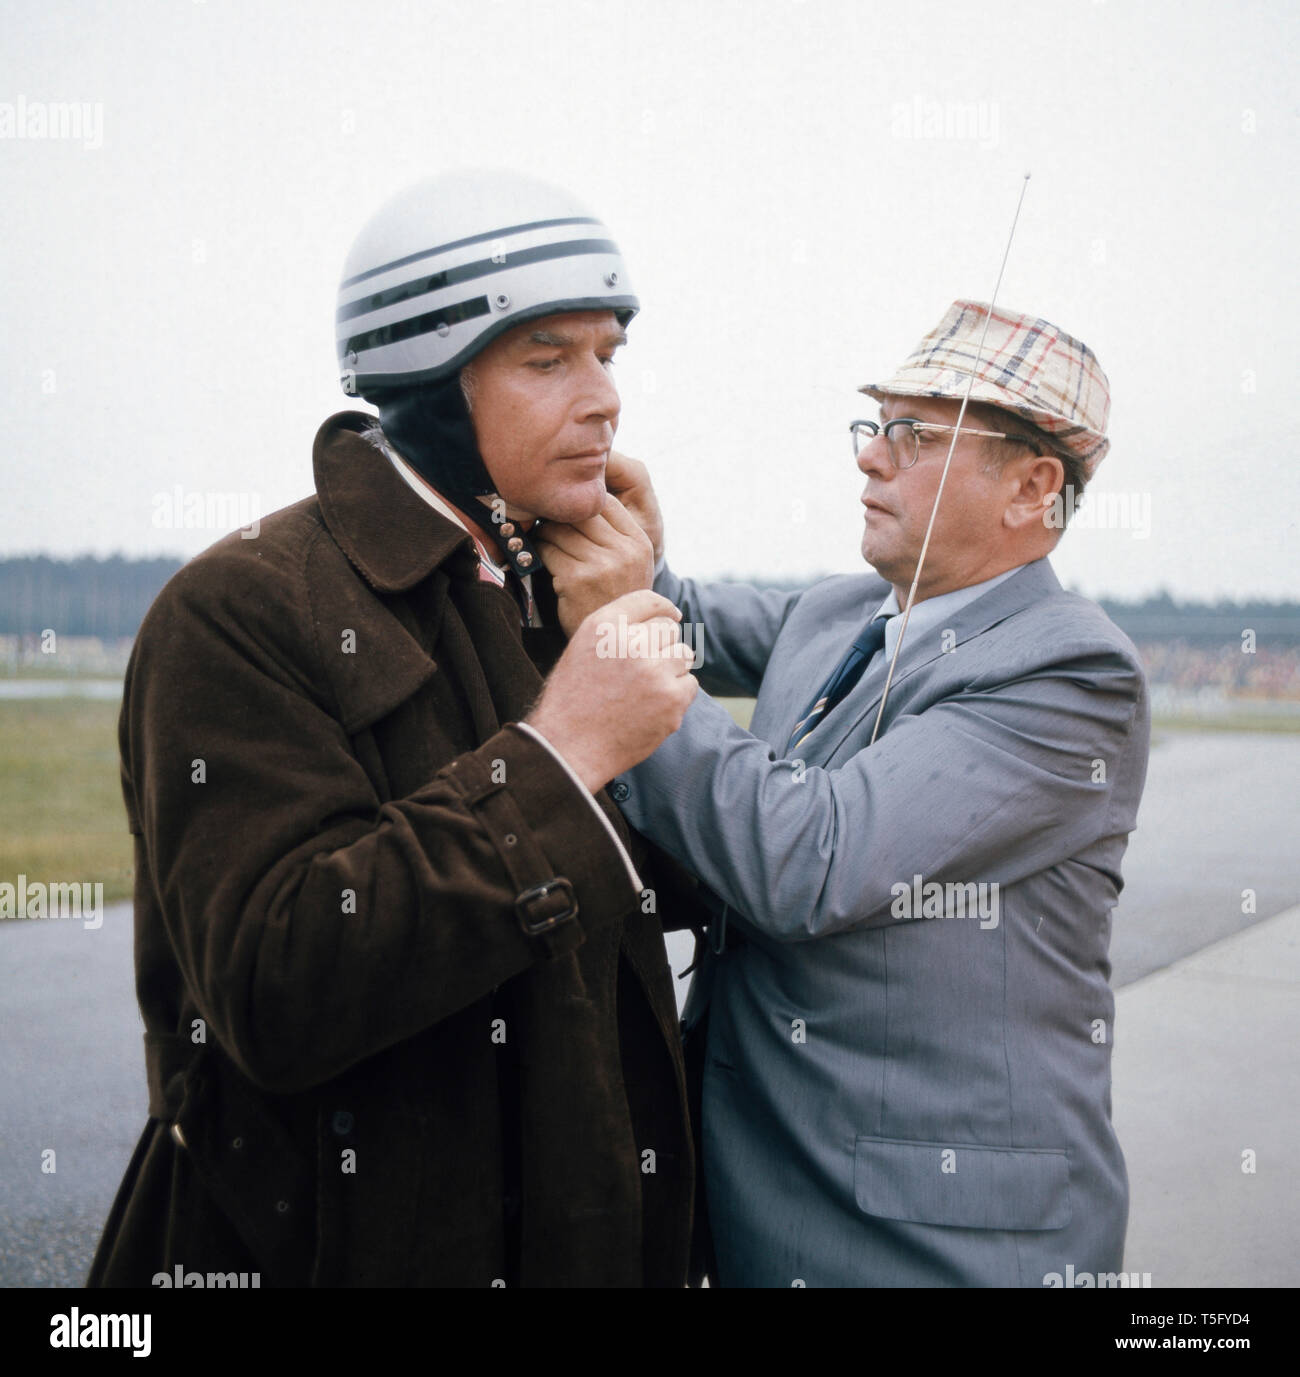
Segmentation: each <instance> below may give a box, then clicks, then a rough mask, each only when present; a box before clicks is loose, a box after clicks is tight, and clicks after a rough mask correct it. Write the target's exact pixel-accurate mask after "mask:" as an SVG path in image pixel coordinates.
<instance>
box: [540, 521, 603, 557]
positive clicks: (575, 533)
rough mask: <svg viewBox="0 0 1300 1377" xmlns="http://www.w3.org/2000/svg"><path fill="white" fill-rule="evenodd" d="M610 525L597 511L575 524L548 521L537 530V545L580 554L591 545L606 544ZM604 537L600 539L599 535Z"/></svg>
mask: <svg viewBox="0 0 1300 1377" xmlns="http://www.w3.org/2000/svg"><path fill="white" fill-rule="evenodd" d="M609 531H610V525H609V522H608V521H606V520H605V518H604V517H603V516H601V514H600V513H599V512H597V513H596V515H595V516H591V517H588V518H587V519H586V520H585V521H579V522H577V523H576V524H575V525H572V526H570V525H568V524H566V523H564V522H559V521H548V522H546V523H545V525H543V526H542V528H541V529H540V530H539V531H538V532H537V542H538V544H539V545H541V544H543V543H545V544H550V545H554V546H556V547H557V548H558V549H561V550H567V551H568V552H569V554H571V555H574V556H575V557H577V556H579V555H581V553H582V551H583V550H589V549H590V548H591V546H593V545H602V546H604V545H608V544H609V543H610V535H609ZM602 535H603V536H604V539H601V536H602Z"/></svg>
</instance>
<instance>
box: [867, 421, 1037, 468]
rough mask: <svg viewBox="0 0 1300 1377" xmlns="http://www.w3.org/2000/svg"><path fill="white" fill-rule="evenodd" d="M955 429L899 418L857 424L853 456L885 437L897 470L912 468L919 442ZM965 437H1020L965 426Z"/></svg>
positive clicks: (1000, 438)
mask: <svg viewBox="0 0 1300 1377" xmlns="http://www.w3.org/2000/svg"><path fill="white" fill-rule="evenodd" d="M956 429H957V427H956V426H941V425H937V424H936V423H935V422H933V421H918V420H915V419H914V418H913V417H911V416H896V417H895V418H894V419H893V420H892V421H885V422H883V423H882V422H879V421H854V422H853V423H852V424H851V425H850V426H849V431H850V433H851V434H852V436H853V457H854V458H855V459H856V458H857V457H858V455H859V454H861V453H862V451H863V450H864V449H866V447H867V446H868V445H869V444H870V443H871V442H872V441H873V440H874V439H875V438H876V436H877V435H881V434H883V435H884V437H885V445H886V447H887V448H888V450H889V460H890V463H892V464H893V466H894V467H895V468H896V469H910V468H911V467H912V465H913V464H915V463H916V461H917V458H918V456H919V455H920V452H921V449H920V443H921V439H922V437H923V436H924V435H926V434H928V433H929V432H930V431H935V432H936V433H937V432H939V431H954V430H956ZM961 433H962V434H963V435H982V436H984V437H985V438H986V439H990V440H1011V439H1015V438H1017V437H1015V436H1011V435H1007V434H1005V433H1004V432H1002V431H1000V430H971V429H970V428H969V427H967V426H962V428H961Z"/></svg>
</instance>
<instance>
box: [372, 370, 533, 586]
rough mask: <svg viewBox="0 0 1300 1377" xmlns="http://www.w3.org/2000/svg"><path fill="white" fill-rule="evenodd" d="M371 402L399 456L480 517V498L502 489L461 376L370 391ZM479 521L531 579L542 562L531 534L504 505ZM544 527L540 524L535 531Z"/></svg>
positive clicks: (518, 569)
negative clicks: (482, 448) (481, 445)
mask: <svg viewBox="0 0 1300 1377" xmlns="http://www.w3.org/2000/svg"><path fill="white" fill-rule="evenodd" d="M366 400H367V401H368V402H370V403H372V404H373V405H374V406H376V407H378V408H379V424H380V426H381V427H382V428H383V431H384V435H385V436H386V437H387V438H388V440H389V442H390V443H391V444H392V445H393V446H394V447H395V448H396V449H397V452H398V453H399V454H400V455H401V456H402V458H403V459H405V460H406V462H407V463H408V464H410V466H411V467H412V468H413V469H414V470H415V471H416V473H418V474H419V475H420V477H421V478H423V479H425V480H426V481H427V482H429V483H432V484H433V486H434V487H435V488H436V489H437V490H438V492H439V493H440V494H441V495H442V496H443V497H445V498H446V499H447V501H448V502H450V503H451V504H452V506H453V507H457V508H459V509H460V510H461V511H462V512H465V513H466V514H468V515H477V514H478V512H479V510H480V509H481V508H482V506H483V504H482V503H481V502H480V501H479V498H480V497H491V498H496V496H497V494H496V487H495V485H494V483H493V482H492V476H491V474H489V473H488V471H487V465H486V464H484V462H483V459H482V456H481V455H480V454H479V452H478V440H477V438H476V437H475V434H474V422H473V421H472V420H471V418H470V414H469V407H468V406H467V405H466V404H465V394H464V392H462V391H461V386H460V374H459V373H453V374H452V375H451V377H449V378H441V379H439V380H438V381H437V382H432V383H420V384H416V385H415V386H413V387H401V388H390V389H384V390H379V389H375V390H374V391H371V392H368V393H367V394H366ZM483 517H484V520H483V521H481V522H476V524H478V525H481V526H482V528H483V530H485V531H486V532H488V533H489V534H490V535H491V536H492V538H493V540H494V542H495V544H496V546H497V548H498V550H499V551H500V553H501V557H502V562H503V563H505V564H507V565H509V567H510V568H511V569H513V570H514V571H515V573H516V574H518V575H519V577H520V578H525V577H527V575H529V574H532V573H535V572H536V571H537V569H538V568H539V566H540V565H541V557H540V556H539V555H538V553H537V547H536V546H535V545H534V544H533V541H532V539H531V532H525V531H523V530H521V529H520V527H519V525H518V523H517V522H514V521H511V520H510V519H509V518H508V517H507V516H506V515H505V512H504V510H503V507H502V506H501V505H496V506H494V507H493V509H492V510H491V512H488V511H487V510H484V511H483ZM539 524H540V523H539V522H534V523H533V526H532V531H535V530H536V529H537V526H538V525H539Z"/></svg>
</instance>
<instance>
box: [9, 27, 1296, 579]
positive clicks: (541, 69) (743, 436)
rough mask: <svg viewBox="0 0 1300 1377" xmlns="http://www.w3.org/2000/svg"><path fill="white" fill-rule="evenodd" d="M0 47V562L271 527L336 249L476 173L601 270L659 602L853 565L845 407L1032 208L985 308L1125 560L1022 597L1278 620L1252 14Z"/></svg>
mask: <svg viewBox="0 0 1300 1377" xmlns="http://www.w3.org/2000/svg"><path fill="white" fill-rule="evenodd" d="M4 29H5V36H4V39H3V54H2V56H0V186H2V187H3V196H2V197H0V226H2V232H3V241H2V242H3V255H2V256H0V273H3V282H4V290H3V296H4V314H3V323H4V327H5V328H4V329H3V332H2V333H0V368H2V370H3V374H2V375H3V377H4V379H5V383H4V386H5V389H6V397H5V401H6V405H5V406H4V407H3V411H2V412H0V464H2V465H3V476H4V493H5V501H4V504H3V511H4V524H3V530H2V531H0V555H10V554H24V553H34V552H37V551H46V552H50V553H54V554H59V555H70V554H75V553H83V552H92V553H97V554H107V553H110V552H114V551H121V552H125V553H128V554H149V553H164V552H165V553H172V552H175V553H178V554H182V555H192V554H194V553H196V552H197V551H198V550H200V549H202V548H203V547H204V546H205V545H207V544H210V543H211V542H212V540H214V539H216V538H217V536H218V535H220V534H221V532H220V531H218V530H203V529H198V530H175V529H167V528H166V527H165V526H161V525H159V524H158V521H159V518H160V512H162V511H163V507H160V503H159V495H160V494H168V495H170V494H173V493H174V492H175V489H176V486H177V485H180V486H181V488H182V491H183V492H184V493H186V494H189V493H204V492H230V493H242V494H244V495H245V497H246V499H247V500H248V501H250V502H251V503H254V504H255V505H256V506H257V508H258V510H259V511H260V512H261V513H266V512H269V511H271V510H274V509H275V508H276V507H279V506H283V505H285V504H286V503H288V502H292V501H295V500H297V499H298V498H299V497H302V496H304V495H305V494H307V493H308V492H310V490H311V442H312V437H313V436H314V434H315V432H316V430H317V428H318V426H319V425H320V423H321V422H322V421H323V420H324V419H325V418H326V417H327V416H328V415H330V414H331V413H332V412H334V411H338V410H343V409H345V408H347V407H349V406H352V405H354V404H353V403H352V402H350V401H349V400H348V399H347V398H346V397H345V396H344V395H343V394H342V392H341V391H340V390H339V387H338V382H337V367H336V362H335V358H334V351H333V329H332V320H333V312H334V295H335V290H336V288H337V284H338V279H339V275H340V268H341V265H342V262H343V258H344V256H345V254H346V252H347V249H348V246H349V244H350V242H351V239H352V237H353V236H354V234H355V233H356V231H357V230H358V229H359V228H360V226H361V224H362V223H363V222H364V221H365V220H366V219H367V218H368V217H369V215H370V214H371V213H372V212H373V211H374V210H375V209H376V208H377V206H378V205H379V204H380V203H381V202H382V201H383V200H384V199H385V198H386V197H387V196H388V195H390V194H391V193H392V192H393V191H395V190H397V189H398V188H399V187H401V186H402V185H403V184H405V183H406V182H408V181H410V180H413V179H415V178H417V177H420V176H423V175H426V174H428V173H431V172H437V171H440V170H443V169H446V168H449V167H453V166H459V165H473V164H488V165H496V166H505V167H515V168H519V169H522V170H528V171H531V172H533V173H535V174H537V175H541V176H543V177H546V178H548V179H550V180H552V181H556V182H559V183H561V184H563V185H564V186H566V187H568V188H569V189H570V190H572V191H573V192H575V193H576V194H577V195H578V196H579V197H581V198H582V199H583V200H585V201H586V202H587V203H588V204H589V205H590V206H591V207H592V209H593V210H594V211H595V213H596V214H597V215H599V216H601V217H602V218H603V219H604V220H605V221H606V223H607V224H608V225H609V226H610V227H611V229H612V230H613V232H614V234H615V237H616V238H617V239H618V241H619V243H620V246H621V247H622V249H623V252H624V255H625V257H626V259H627V262H628V265H629V268H630V271H631V274H632V278H633V281H634V284H635V287H636V290H637V292H638V294H639V295H640V297H641V301H642V313H641V315H640V316H639V317H638V318H637V320H636V321H635V322H634V323H633V326H632V329H631V332H630V338H631V342H630V345H629V347H628V349H627V350H626V351H625V352H624V354H623V356H622V358H621V359H620V362H619V364H618V366H617V378H618V380H619V385H620V389H621V391H622V394H623V399H624V411H623V422H622V425H621V428H620V432H619V442H618V443H619V448H621V449H623V450H625V451H626V452H628V453H632V454H635V455H637V456H638V457H640V458H642V459H644V460H645V461H646V462H647V463H648V464H649V465H650V467H651V471H652V473H653V474H654V475H655V477H656V481H657V486H658V488H659V490H660V493H661V498H662V501H663V505H664V507H665V509H666V511H667V515H668V553H669V558H670V560H671V562H672V563H673V565H674V567H676V568H677V569H678V570H679V571H681V572H683V573H694V574H704V575H714V574H719V573H723V572H728V571H729V572H733V573H737V574H767V575H772V576H802V575H805V574H811V573H814V572H817V571H830V570H834V571H842V570H852V569H855V568H859V567H861V556H860V554H859V553H858V543H859V540H860V538H861V530H862V509H861V507H860V506H859V503H858V495H859V493H860V491H861V487H862V479H861V476H860V475H859V474H858V472H857V470H856V469H855V467H854V465H853V461H852V455H851V450H850V446H849V439H848V423H849V421H851V420H853V419H854V418H855V417H857V416H862V415H865V416H874V415H875V414H876V411H875V407H874V404H873V403H871V402H870V401H869V400H868V399H867V398H865V397H862V396H861V395H859V394H858V393H857V391H856V388H857V387H858V386H859V385H860V384H862V383H864V382H867V381H870V380H873V379H875V378H878V377H883V376H887V374H888V373H889V372H890V371H891V370H892V369H893V368H894V366H896V365H897V364H898V363H899V362H901V360H902V359H903V357H904V356H905V355H906V354H907V353H908V352H909V351H910V350H911V348H912V347H913V345H914V344H915V343H916V342H917V340H919V339H920V337H921V336H922V335H923V334H925V333H926V331H927V330H929V329H930V328H931V326H933V325H934V324H935V323H936V322H937V321H938V319H939V318H940V316H941V315H942V314H943V312H944V310H945V308H946V307H947V305H948V303H949V302H950V301H952V300H953V299H954V298H957V297H963V296H965V297H973V298H976V299H980V300H987V299H988V297H989V294H990V293H991V291H992V288H993V283H994V279H995V277H996V275H997V267H998V263H999V260H1000V258H1001V255H1002V251H1003V246H1004V243H1005V240H1006V236H1007V231H1008V229H1009V227H1010V223H1011V217H1012V213H1013V211H1014V208H1015V202H1016V197H1017V196H1018V194H1019V190H1020V184H1021V178H1022V174H1023V173H1024V172H1026V171H1031V172H1032V173H1033V179H1032V181H1031V182H1030V184H1029V190H1028V195H1027V198H1026V202H1025V208H1024V212H1023V215H1022V217H1021V222H1020V227H1019V230H1018V232H1017V235H1016V239H1015V242H1014V244H1013V246H1012V249H1011V255H1010V261H1009V264H1008V267H1007V273H1006V278H1005V281H1004V283H1003V287H1002V292H1001V296H1000V301H1001V303H1002V304H1003V305H1005V306H1007V307H1010V308H1013V309H1016V310H1023V311H1031V312H1033V313H1035V314H1037V315H1041V316H1044V317H1046V318H1047V319H1048V320H1050V321H1053V322H1054V323H1056V324H1058V325H1060V326H1061V327H1062V328H1064V329H1065V330H1067V331H1069V332H1070V333H1072V334H1075V335H1077V336H1078V337H1080V338H1081V339H1083V340H1084V341H1086V342H1087V343H1088V344H1089V345H1091V346H1092V348H1093V349H1094V350H1095V351H1096V353H1097V355H1098V357H1099V359H1100V361H1101V364H1102V367H1103V368H1104V369H1105V370H1106V372H1107V374H1108V375H1109V377H1110V381H1111V387H1112V393H1113V408H1112V416H1111V436H1112V447H1111V451H1110V454H1109V455H1108V456H1107V458H1106V460H1105V462H1104V463H1103V464H1102V466H1101V469H1100V470H1099V473H1098V476H1097V479H1096V480H1095V484H1094V487H1095V490H1096V493H1097V495H1098V496H1099V497H1106V495H1107V494H1109V495H1110V500H1111V506H1110V508H1109V510H1110V513H1111V516H1112V517H1114V518H1119V519H1120V520H1121V521H1123V522H1124V525H1123V526H1122V527H1121V528H1120V529H1096V528H1095V527H1094V528H1092V529H1089V528H1086V527H1085V526H1083V525H1082V524H1080V527H1079V529H1077V530H1075V529H1072V530H1070V531H1069V532H1067V533H1066V536H1065V538H1064V539H1063V541H1062V543H1061V546H1060V548H1059V550H1058V552H1057V554H1056V555H1055V556H1054V557H1053V560H1054V563H1055V564H1056V567H1057V569H1058V572H1059V573H1060V574H1061V576H1062V579H1063V581H1065V582H1067V583H1069V584H1072V585H1073V586H1075V587H1078V588H1081V589H1083V590H1084V591H1086V592H1089V593H1093V594H1098V593H1113V594H1119V595H1124V596H1136V595H1141V594H1145V593H1147V592H1151V591H1154V590H1155V589H1158V588H1161V587H1163V588H1167V589H1168V590H1170V591H1171V592H1172V593H1174V594H1175V595H1176V596H1182V597H1189V598H1190V597H1199V598H1205V597H1210V598H1213V597H1217V596H1220V595H1224V596H1242V595H1251V594H1260V595H1265V596H1271V597H1285V596H1290V595H1292V594H1294V593H1296V591H1297V580H1296V577H1295V570H1296V567H1297V559H1296V555H1295V550H1296V541H1297V522H1296V507H1297V497H1298V496H1300V483H1298V482H1297V477H1296V465H1297V450H1298V449H1300V446H1298V445H1297V439H1300V424H1298V423H1297V420H1296V418H1295V411H1294V405H1295V398H1296V382H1295V378H1296V366H1297V361H1298V359H1297V355H1298V353H1300V351H1298V350H1297V347H1296V324H1295V321H1296V312H1297V305H1298V304H1300V302H1298V297H1300V292H1297V285H1296V278H1297V272H1296V252H1297V244H1298V243H1300V225H1298V224H1297V218H1298V217H1297V214H1296V209H1297V207H1296V199H1297V178H1296V164H1297V150H1298V149H1300V138H1298V133H1300V131H1298V128H1297V126H1298V123H1300V116H1298V108H1300V107H1298V106H1297V101H1296V97H1295V71H1296V58H1297V52H1298V50H1300V42H1298V40H1300V17H1298V12H1297V9H1296V6H1295V5H1294V4H1293V3H1290V2H1289V0H1273V2H1272V3H1262V4H1261V3H1256V4H1249V3H1248V4H1233V5H1231V6H1230V5H1227V4H1220V3H1150V0H1143V3H1141V4H1136V3H1123V2H1121V0H1103V2H1102V3H1086V2H1085V0H1073V3H1041V0H1040V2H1039V3H1025V4H1015V3H1009V4H1008V3H1003V4H998V5H984V4H979V5H972V4H969V3H957V2H955V0H954V2H953V3H928V4H927V3H911V4H908V5H898V4H889V5H886V4H875V3H870V2H869V0H868V2H867V3H863V2H862V0H855V2H854V3H848V0H826V2H825V3H818V0H804V2H803V3H799V2H798V0H770V2H768V3H740V0H736V2H735V3H726V0H714V2H712V3H709V4H700V3H698V0H694V2H692V3H682V4H675V3H653V4H650V3H644V4H620V3H611V2H610V0H600V2H599V3H589V4H588V3H577V2H576V0H546V2H545V3H541V4H538V3H511V2H510V0H501V2H500V3H494V2H493V0H480V2H479V3H474V4H469V3H462V4H455V5H450V4H438V3H428V0H420V3H411V4H404V3H387V4H385V3H371V4H367V5H365V6H357V5H355V4H351V3H347V4H345V3H311V4H308V3H292V4H290V3H279V4H277V3H265V2H264V3H256V2H255V0H249V2H248V3H228V2H227V0H206V3H203V2H199V3H188V2H187V0H154V2H153V3H138V2H137V3H134V4H132V5H130V6H125V5H123V4H121V3H106V4H102V5H94V4H84V3H83V4H72V3H50V2H49V0H42V3H40V4H35V3H26V4H15V3H13V2H12V0H9V3H6V5H5V7H4ZM51 104H75V105H77V106H78V107H81V112H82V116H83V118H82V126H81V127H80V128H79V129H75V128H73V127H72V126H71V125H70V124H69V125H67V126H65V127H64V128H63V129H62V130H59V129H55V130H54V131H53V132H55V133H62V134H64V135H71V136H70V137H50V133H51V129H50V121H49V119H47V118H46V115H47V114H49V112H48V109H47V107H48V106H49V105H51ZM38 107H40V108H39V109H38ZM56 118H57V116H55V115H50V119H56ZM43 126H44V128H43ZM1121 497H1122V498H1124V501H1125V506H1126V508H1127V516H1126V515H1125V510H1124V508H1122V507H1121V506H1120V501H1119V499H1120V498H1121ZM1144 530H1145V534H1144Z"/></svg>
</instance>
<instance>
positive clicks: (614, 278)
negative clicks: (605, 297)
mask: <svg viewBox="0 0 1300 1377" xmlns="http://www.w3.org/2000/svg"><path fill="white" fill-rule="evenodd" d="M605 286H607V287H617V286H618V274H617V273H606V274H605Z"/></svg>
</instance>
